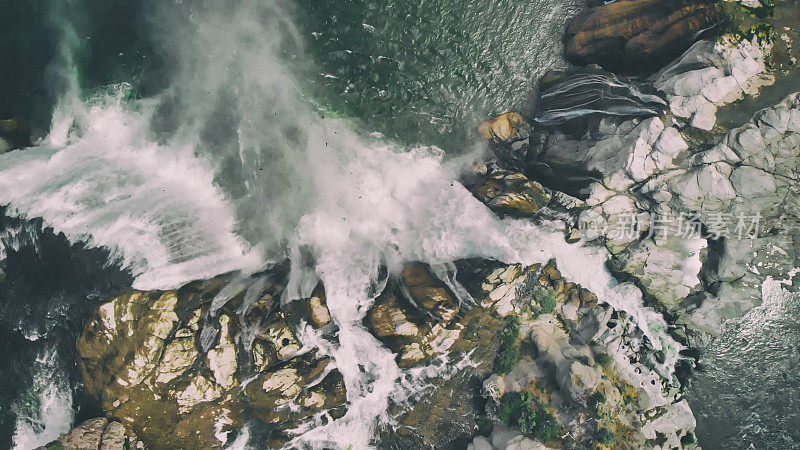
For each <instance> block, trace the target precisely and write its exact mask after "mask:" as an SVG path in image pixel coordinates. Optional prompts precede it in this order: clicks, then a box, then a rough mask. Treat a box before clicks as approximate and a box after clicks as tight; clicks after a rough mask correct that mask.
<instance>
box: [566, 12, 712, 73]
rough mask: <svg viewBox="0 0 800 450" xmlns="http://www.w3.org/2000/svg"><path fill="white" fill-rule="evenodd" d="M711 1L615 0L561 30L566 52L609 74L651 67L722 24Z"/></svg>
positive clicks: (686, 47)
mask: <svg viewBox="0 0 800 450" xmlns="http://www.w3.org/2000/svg"><path fill="white" fill-rule="evenodd" d="M716 3H718V2H717V1H716V0H699V1H698V0H618V1H616V2H614V3H609V4H607V5H602V6H597V7H594V8H592V9H590V10H588V11H586V12H585V13H583V14H581V15H579V16H577V17H576V18H575V19H573V20H572V22H571V23H570V25H569V27H568V29H567V33H566V50H565V51H566V56H567V59H569V60H570V61H572V62H574V63H576V64H581V65H587V64H598V65H600V66H602V67H603V68H605V69H607V70H610V71H612V72H618V73H631V72H642V71H653V70H655V69H657V68H658V67H659V66H660V65H662V64H664V63H665V62H667V61H669V60H671V59H673V58H675V57H677V56H678V55H680V54H681V53H682V52H683V51H685V50H686V49H688V48H689V46H691V44H692V43H694V41H695V40H696V39H697V38H698V34H699V33H700V32H701V31H703V30H706V29H708V28H710V27H712V26H714V25H715V24H718V23H721V21H722V20H723V17H724V16H723V14H722V13H721V9H720V8H718V7H716V6H715V5H716Z"/></svg>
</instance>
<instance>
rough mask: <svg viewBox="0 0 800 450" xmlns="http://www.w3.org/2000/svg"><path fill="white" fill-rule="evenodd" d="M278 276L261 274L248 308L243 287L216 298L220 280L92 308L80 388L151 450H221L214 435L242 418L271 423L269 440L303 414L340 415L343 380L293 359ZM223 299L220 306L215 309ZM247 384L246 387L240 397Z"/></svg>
mask: <svg viewBox="0 0 800 450" xmlns="http://www.w3.org/2000/svg"><path fill="white" fill-rule="evenodd" d="M281 270H282V269H281V268H280V267H278V268H276V269H275V272H273V273H268V274H266V275H262V278H261V283H262V284H263V288H262V291H261V293H260V294H258V297H256V298H255V299H253V300H247V302H248V303H247V304H246V305H245V304H243V302H244V301H245V295H244V294H245V292H244V290H245V289H246V287H247V284H246V283H244V284H242V283H240V284H239V285H237V284H231V285H232V286H234V287H236V286H241V289H242V290H241V291H240V292H238V293H237V292H236V291H231V290H230V289H229V291H230V292H229V291H224V292H223V291H221V289H222V288H223V286H225V285H226V284H228V283H229V280H228V279H226V278H225V277H220V278H217V279H214V280H210V281H207V282H200V283H190V284H189V285H187V286H184V287H182V288H180V289H178V290H176V291H166V292H164V291H147V292H143V291H132V292H129V293H126V294H123V295H120V296H118V297H116V298H114V299H112V300H111V301H109V302H107V303H105V304H104V305H102V306H100V308H98V310H97V312H96V313H95V315H94V316H93V317H92V318H91V319H90V320H89V321H88V322H87V324H86V326H85V328H84V331H83V333H82V334H81V336H80V338H79V339H78V352H79V353H80V356H81V372H82V376H83V379H84V384H85V386H86V388H87V390H88V391H89V392H90V393H91V394H92V395H94V396H95V397H96V398H97V399H98V401H99V404H100V406H101V407H102V408H103V410H104V411H105V412H106V413H107V414H108V416H109V417H110V418H112V419H114V420H118V421H119V422H121V423H122V424H124V425H125V426H126V427H129V428H130V429H132V430H133V431H134V432H135V433H136V435H137V436H139V437H140V438H141V439H142V441H143V442H144V443H145V445H146V446H148V447H150V448H171V447H175V446H181V447H192V448H218V447H221V446H222V444H223V442H221V441H220V440H219V438H218V436H222V435H225V432H226V431H230V430H233V429H237V428H239V427H240V426H241V424H242V415H243V413H244V411H249V412H248V414H252V415H255V416H256V417H259V418H261V419H262V420H264V421H266V422H269V423H270V426H271V427H272V429H273V430H274V431H273V437H275V436H277V435H279V434H280V433H281V432H282V430H285V429H287V428H291V427H294V426H296V423H295V422H296V421H297V420H300V419H303V418H306V417H308V416H309V415H311V414H315V413H318V412H322V411H324V410H334V409H336V410H339V408H341V406H342V405H343V404H344V396H345V391H344V386H343V384H342V379H341V374H340V373H339V372H338V371H337V370H336V369H333V368H330V369H327V368H326V367H327V364H328V360H327V359H326V358H319V357H317V356H316V353H315V352H307V353H304V354H302V355H300V356H298V352H299V350H300V349H301V347H302V345H301V344H300V343H299V341H298V339H297V338H296V336H294V333H293V331H292V327H291V326H289V324H288V323H287V319H286V317H285V316H284V313H283V312H282V311H280V310H277V309H275V306H276V304H275V302H274V299H275V298H278V297H279V296H280V294H281V291H282V289H283V286H284V285H285V284H283V283H285V281H284V282H281V281H280V279H281V276H282V275H281V273H282V272H281ZM284 279H285V278H284ZM265 280H278V283H272V282H269V281H266V282H265ZM259 286H261V285H259ZM221 292H222V293H221ZM248 292H249V291H248ZM315 292H316V296H317V298H321V297H322V296H323V295H324V294H323V292H322V291H321V288H320V290H317V291H315ZM223 294H224V296H223V297H221V298H222V300H226V299H227V303H226V302H222V303H218V296H219V295H223ZM321 307H324V306H323V305H322V304H321V303H320V305H318V306H317V310H318V314H317V317H318V318H319V317H320V316H321V315H322V314H321V313H320V312H319V311H321ZM212 309H213V311H214V315H212V313H211V311H212ZM297 320H298V321H299V320H300V317H297ZM242 329H246V330H247V333H242V332H241V331H242ZM323 370H325V371H326V372H325V373H326V374H327V375H326V376H325V378H324V380H322V382H319V383H318V382H317V381H319V380H318V378H320V377H321V376H323V375H325V374H323V372H322V371H323ZM245 378H247V379H253V381H251V383H250V384H248V385H247V387H248V390H247V396H245V395H244V394H243V392H242V391H243V385H242V381H243V379H245ZM257 388H260V389H262V390H261V391H259V390H258V389H257ZM267 388H269V389H267ZM114 428H116V429H117V431H115V433H116V434H113V435H112V434H109V436H108V442H110V443H109V444H108V445H110V446H112V447H113V445H116V444H113V442H118V441H119V430H118V427H116V426H115V427H114ZM109 431H112V429H110V430H109ZM113 436H116V437H113ZM93 448H97V447H96V446H95V447H93Z"/></svg>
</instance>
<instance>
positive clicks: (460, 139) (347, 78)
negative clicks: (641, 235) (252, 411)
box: [0, 0, 679, 448]
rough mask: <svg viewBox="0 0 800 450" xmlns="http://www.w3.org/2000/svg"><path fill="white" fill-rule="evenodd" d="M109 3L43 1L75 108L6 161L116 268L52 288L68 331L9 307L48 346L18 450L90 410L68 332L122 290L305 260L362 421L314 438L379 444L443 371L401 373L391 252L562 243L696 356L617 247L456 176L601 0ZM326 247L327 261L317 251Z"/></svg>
mask: <svg viewBox="0 0 800 450" xmlns="http://www.w3.org/2000/svg"><path fill="white" fill-rule="evenodd" d="M123 3H124V4H125V5H123ZM110 4H112V5H116V6H118V7H119V8H114V7H111V6H108V5H106V6H104V7H102V8H95V7H94V5H93V4H90V3H89V2H85V3H84V2H82V1H78V0H72V1H65V2H63V3H60V4H59V6H58V7H56V6H52V5H51V4H50V3H48V2H32V5H34V6H28V7H26V8H27V9H24V10H25V11H26V12H27V14H28V15H27V16H26V18H27V19H28V20H27V21H20V24H21V25H20V26H22V25H23V24H27V23H29V22H31V21H32V22H36V23H39V24H40V26H41V27H42V28H43V30H44V31H42V33H43V35H46V36H48V37H49V38H51V40H52V42H55V43H56V44H54V45H52V47H49V50H48V51H47V52H46V53H47V54H48V56H49V59H48V63H47V65H46V69H45V68H44V67H43V68H42V74H40V78H37V79H40V81H41V80H50V81H52V82H48V83H44V82H41V83H39V84H36V83H32V85H36V89H41V88H42V85H45V87H46V88H53V93H52V95H51V96H48V95H40V96H32V97H30V98H32V99H36V101H37V102H39V103H37V104H36V105H29V106H26V108H27V109H29V110H31V111H33V110H39V109H48V108H49V109H48V110H49V111H52V114H51V117H50V120H49V121H48V122H49V125H48V124H38V125H39V128H41V129H42V130H47V131H46V132H43V133H42V135H41V139H40V140H39V142H38V143H37V145H36V146H35V148H31V149H27V150H25V151H23V152H13V153H10V154H6V155H3V156H0V204H8V205H9V206H8V207H9V210H8V213H9V214H10V215H13V216H19V217H21V218H24V219H31V220H32V219H41V220H43V223H44V226H45V227H47V226H49V227H52V232H51V231H48V233H50V234H51V235H53V236H55V234H56V233H63V235H61V236H59V239H60V241H59V242H60V243H61V245H62V246H63V247H65V248H67V249H69V250H61V252H62V253H64V252H66V253H67V254H71V253H70V252H77V253H80V254H83V252H92V251H95V250H90V249H92V248H96V249H102V251H101V256H102V257H100V256H98V255H97V254H95V253H92V258H96V259H97V260H98V262H97V263H96V267H100V268H102V270H101V269H98V272H99V273H95V274H94V275H95V276H94V278H93V280H94V281H90V280H89V279H88V278H85V277H78V278H77V279H76V280H77V281H78V282H72V283H67V284H64V285H59V284H58V283H50V281H48V282H47V283H50V284H52V286H53V289H51V290H44V291H42V292H41V293H40V294H39V295H38V297H36V298H37V299H39V301H41V302H42V304H43V305H45V306H46V307H45V308H42V311H49V310H50V309H51V308H55V309H56V310H58V308H60V307H62V306H59V305H67V307H66V310H65V311H64V312H63V314H60V315H57V317H56V318H55V319H54V322H53V323H55V324H56V325H55V327H56V328H59V327H61V328H66V331H65V332H64V334H58V333H56V332H54V331H52V330H48V329H46V328H44V329H42V328H41V325H40V324H37V320H38V321H40V322H41V323H44V322H46V319H47V318H45V317H41V316H36V315H31V317H30V320H29V321H28V322H26V323H24V324H21V325H18V324H5V323H4V325H5V326H7V327H8V329H9V330H11V331H10V332H9V334H10V335H13V336H14V339H16V340H17V341H20V342H22V341H23V340H24V341H26V342H28V343H36V342H41V343H42V344H41V345H40V344H36V345H33V344H25V345H26V346H27V347H26V348H25V349H24V352H25V353H24V355H23V356H19V357H18V359H17V360H12V362H11V363H10V364H18V365H19V367H25V368H26V369H25V370H20V372H19V373H15V374H14V378H12V379H13V380H14V382H15V383H16V384H17V387H16V388H15V389H12V390H9V391H8V393H7V394H5V395H4V397H3V401H4V402H6V401H7V402H8V404H10V405H13V419H8V418H5V422H4V426H5V428H4V429H3V430H2V432H3V433H5V434H6V435H7V436H6V435H4V436H0V439H2V440H0V446H3V444H4V443H6V442H9V441H11V440H12V436H13V442H14V444H15V445H16V446H18V447H19V448H30V447H32V446H35V445H39V444H43V443H45V442H47V441H48V440H50V439H52V438H53V437H55V436H57V435H58V433H60V432H63V431H64V430H65V429H67V428H68V427H69V425H70V423H69V422H70V421H72V420H75V419H76V418H79V417H83V416H82V414H89V411H87V410H86V409H83V410H78V414H77V415H76V414H75V411H74V409H73V407H75V406H81V405H82V403H81V399H80V398H73V395H78V394H77V391H75V390H74V385H75V382H74V381H75V380H74V377H75V370H74V365H75V361H76V360H75V355H74V350H70V349H69V348H68V347H69V345H64V343H67V344H69V343H71V342H74V338H75V336H76V334H77V333H79V332H80V330H79V327H80V325H76V324H80V323H82V320H83V319H84V318H85V316H86V315H87V314H88V313H89V312H90V311H91V310H92V309H93V308H94V307H95V306H96V302H97V301H99V299H100V298H102V296H103V295H106V294H107V292H108V291H109V290H111V288H113V287H115V286H120V285H124V284H125V282H126V281H130V280H132V283H133V285H134V286H135V287H137V288H142V289H154V288H162V289H163V288H172V287H176V286H179V285H181V284H183V283H185V282H188V281H191V280H194V279H202V278H208V277H210V276H213V275H216V274H219V273H223V272H227V271H231V270H243V271H245V272H248V271H255V270H258V269H261V268H263V267H264V266H265V265H267V264H270V263H272V262H276V261H279V260H281V259H283V258H284V257H285V256H287V255H288V256H290V257H292V260H293V262H294V263H295V266H296V267H293V271H292V277H291V281H290V287H291V288H292V289H291V292H292V293H293V294H294V296H298V297H299V296H303V295H307V294H308V290H309V289H310V288H313V286H314V285H316V282H317V278H319V279H321V280H322V281H323V282H324V284H325V287H326V295H327V304H328V307H329V309H330V311H331V315H332V319H333V320H334V321H335V322H336V323H337V325H338V327H339V329H340V332H339V335H338V341H339V342H338V344H337V345H333V344H330V343H326V342H322V341H320V340H319V339H318V338H317V337H316V336H314V335H313V334H310V333H309V334H304V335H303V340H304V342H306V343H309V344H313V345H318V346H319V347H320V351H321V352H323V353H327V354H330V355H331V356H333V357H334V359H335V363H336V366H337V367H338V369H339V370H340V372H341V373H342V375H343V377H344V380H345V384H346V386H347V395H348V400H349V402H350V407H349V409H348V411H347V414H346V415H345V416H344V417H343V418H342V419H339V420H336V421H333V422H330V423H328V424H327V425H325V426H317V427H314V428H313V429H310V430H309V429H299V430H295V434H296V438H295V441H294V443H296V444H298V445H300V444H307V445H309V446H319V445H322V444H327V445H337V446H342V447H347V446H348V445H353V448H363V447H366V446H368V445H370V444H374V442H373V441H372V440H373V438H374V435H375V430H376V427H378V426H380V425H386V424H390V423H391V420H392V418H390V417H388V416H387V412H386V410H387V405H388V404H389V402H390V401H393V402H399V403H402V402H403V400H404V399H406V398H407V396H408V395H409V393H410V392H411V391H413V389H415V388H416V387H418V386H419V385H420V383H424V380H425V373H423V372H424V371H421V373H415V374H413V375H414V376H413V377H411V380H412V381H408V378H402V379H404V380H406V382H404V383H403V382H399V379H401V377H400V375H401V370H400V369H399V368H398V367H397V365H396V363H395V362H394V358H393V356H392V355H391V353H390V352H389V351H388V350H387V349H386V348H385V347H383V346H382V345H381V344H380V343H379V342H378V341H377V340H376V339H375V338H374V337H373V336H371V335H370V334H369V333H368V332H367V331H366V330H365V329H364V328H363V327H362V326H361V325H360V323H361V319H362V318H363V317H364V315H365V314H366V312H367V309H368V307H369V305H370V304H371V302H372V300H373V298H374V296H375V294H376V292H375V285H376V284H380V281H381V280H380V276H379V270H378V268H379V267H381V266H387V267H388V268H389V270H390V271H391V270H397V269H398V268H399V267H400V265H401V263H402V262H403V261H426V262H429V263H431V264H440V263H446V262H449V261H452V260H454V259H458V258H466V257H475V256H481V257H489V258H496V259H499V260H502V261H507V262H524V263H533V262H541V261H545V260H547V259H548V258H550V257H556V258H557V260H558V263H559V268H560V269H561V271H562V273H564V274H565V275H566V276H567V277H569V278H571V279H572V280H574V281H576V282H579V283H581V284H582V285H584V286H585V287H587V288H589V289H591V290H593V291H594V292H596V293H597V294H598V296H599V297H600V299H601V300H603V301H606V302H608V303H610V304H612V305H613V306H615V307H617V308H620V309H624V310H626V311H629V312H630V313H631V314H632V315H633V317H635V319H636V320H638V321H639V323H640V325H641V327H642V329H644V330H647V331H648V332H649V333H650V337H651V341H652V342H653V344H654V346H656V347H657V348H658V347H662V348H663V349H664V350H665V354H666V356H667V363H668V364H670V363H674V361H675V359H676V358H677V352H678V350H679V347H678V346H677V345H676V344H675V343H674V342H673V341H672V340H671V339H669V338H668V337H667V336H666V335H665V328H666V327H665V324H664V322H663V320H662V319H661V318H660V316H658V315H657V314H655V313H654V312H652V311H650V310H648V309H646V308H644V307H643V306H642V301H641V296H640V294H639V292H638V290H636V289H635V288H632V287H631V286H629V285H617V283H616V282H615V281H614V280H613V279H612V278H611V276H610V275H609V274H608V273H607V272H606V271H605V270H604V269H603V265H604V261H605V259H606V257H607V255H606V253H605V251H601V250H598V249H593V248H580V247H576V246H570V245H567V244H565V243H564V242H563V235H562V233H561V231H560V230H558V227H557V226H556V225H552V226H541V227H536V226H534V225H533V224H532V223H531V222H525V221H515V220H505V221H502V220H499V219H497V218H496V217H495V216H494V215H493V214H492V213H491V212H490V211H489V210H488V209H486V208H485V207H484V206H483V205H482V204H481V203H480V202H478V201H477V200H476V199H475V198H474V197H473V196H472V195H471V194H470V193H469V192H468V191H467V190H466V189H465V188H464V187H463V186H461V185H460V184H459V183H457V182H455V181H454V180H456V179H457V178H458V175H459V172H460V170H462V169H463V166H464V164H465V163H469V162H471V161H472V159H474V157H475V155H476V154H477V153H478V152H481V151H483V150H484V149H483V148H482V147H481V146H480V145H478V144H475V142H476V141H475V140H474V139H473V136H474V135H473V132H474V131H473V130H474V128H475V125H476V124H477V123H478V122H479V121H480V120H482V119H483V118H484V117H486V116H487V115H489V114H491V113H494V112H502V110H505V109H509V108H511V107H515V106H520V105H525V106H527V107H530V106H531V105H530V103H528V102H527V100H528V99H529V97H530V94H531V92H532V89H533V88H534V80H535V79H536V78H537V77H538V76H540V75H541V74H542V73H544V71H545V70H547V69H549V68H553V67H561V66H563V64H564V63H563V61H562V60H561V57H560V54H561V47H560V45H561V44H560V42H561V35H562V31H563V25H564V22H565V20H566V18H567V17H569V16H570V15H572V14H574V13H575V12H576V11H577V10H578V9H579V7H580V6H581V5H582V2H577V1H575V2H560V1H555V0H530V1H511V0H474V1H470V2H461V1H455V0H438V1H424V2H416V3H412V2H400V1H397V2H390V3H388V4H384V3H379V2H373V3H370V2H360V1H359V2H355V1H339V2H328V1H323V2H306V1H300V2H298V3H296V4H294V3H282V2H279V1H277V0H264V1H256V0H238V1H234V2H221V1H220V2H214V1H200V0H197V1H189V0H183V1H180V0H178V1H174V2H155V1H153V2H149V1H142V2H138V3H134V4H135V5H136V6H131V4H132V3H131V2H121V1H120V2H111V3H110ZM106 15H107V16H108V17H105V16H106ZM106 19H107V20H106ZM127 19H130V20H127ZM115 23H129V25H127V26H126V27H121V28H115V27H114V26H112V25H113V24H115ZM131 24H132V25H131ZM25 30H27V31H19V32H18V34H19V35H20V36H23V37H24V36H26V35H27V34H29V33H30V31H29V30H28V29H25ZM117 32H119V33H121V34H120V35H119V36H116V35H114V33H117ZM26 33H27V34H26ZM48 42H50V41H48ZM37 92H38V91H37ZM48 99H55V100H53V101H52V103H48ZM19 101H22V100H19ZM31 101H34V100H31ZM4 108H6V109H7V108H8V105H7V104H4ZM21 109H22V108H21ZM31 116H35V114H33V113H31ZM442 149H444V150H442ZM445 152H447V154H445ZM465 153H466V155H464V154H465ZM459 155H461V156H459ZM15 220H16V219H15ZM21 223H29V222H26V221H21ZM48 236H49V235H48ZM70 244H72V247H70ZM86 247H88V249H87V248H86ZM4 248H6V250H4V252H3V253H0V254H2V255H6V254H7V255H8V256H9V257H8V258H6V259H7V262H6V265H7V267H9V268H14V267H30V266H31V264H32V263H24V262H19V261H17V260H14V259H13V258H12V257H11V256H13V255H15V254H16V253H15V252H18V251H19V247H13V246H10V245H9V244H8V243H7V242H5V241H4ZM9 248H10V249H11V250H8V249H9ZM59 248H60V247H59ZM48 249H49V247H40V248H38V250H37V253H36V254H38V255H39V257H38V258H39V261H41V260H45V259H48V258H51V260H55V261H61V260H59V259H58V256H59V255H60V254H61V253H57V254H53V253H50V252H51V251H52V250H48ZM97 251H99V250H97ZM307 251H310V252H311V253H312V254H313V257H314V261H315V267H314V269H309V268H307V267H304V266H302V265H301V264H299V263H298V261H300V260H301V259H302V258H301V256H300V254H301V253H302V252H307ZM92 258H89V259H90V260H95V259H92ZM26 264H27V265H26ZM64 264H66V263H64ZM65 273H71V272H65ZM11 274H12V271H9V277H8V279H14V278H13V277H12V276H11ZM62 276H63V274H62ZM129 277H130V279H129ZM16 280H17V282H18V283H23V284H24V283H33V282H32V281H28V280H30V277H29V278H24V277H20V278H17V279H16ZM45 280H46V278H45ZM98 280H99V281H98ZM73 281H75V280H73ZM98 284H99V285H98ZM2 295H3V298H2V300H3V301H4V302H5V303H6V304H13V305H17V306H19V305H25V302H27V301H31V297H27V296H26V295H24V293H19V292H11V291H4V292H3V293H2ZM289 300H291V296H290V297H289ZM42 314H45V313H44V312H42ZM48 323H49V322H48ZM31 330H34V331H31ZM31 333H34V334H31ZM59 338H60V339H59ZM57 342H62V343H61V344H57ZM10 351H11V350H8V349H6V350H5V352H10ZM26 355H27V356H26ZM14 361H18V362H16V363H15V362H14ZM4 364H5V363H4ZM2 367H3V368H4V369H6V368H7V367H10V366H2ZM4 412H6V409H5V408H4ZM9 420H11V422H13V423H14V424H13V426H10V425H8V424H9V423H10V422H9ZM242 436H245V434H243V435H242ZM244 439H246V437H245V438H244ZM238 444H241V442H237V445H238Z"/></svg>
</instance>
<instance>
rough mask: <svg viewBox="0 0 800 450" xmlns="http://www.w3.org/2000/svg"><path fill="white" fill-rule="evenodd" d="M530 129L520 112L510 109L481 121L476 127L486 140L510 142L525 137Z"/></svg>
mask: <svg viewBox="0 0 800 450" xmlns="http://www.w3.org/2000/svg"><path fill="white" fill-rule="evenodd" d="M530 130H531V127H530V125H529V124H528V121H527V120H525V118H524V117H522V114H520V113H518V112H513V111H512V112H507V113H503V114H501V115H499V116H497V117H495V118H493V119H490V120H487V121H486V122H483V123H482V124H481V125H480V127H479V128H478V133H479V134H480V135H481V136H482V137H483V138H484V139H486V140H491V141H494V142H498V143H500V142H502V143H511V142H514V141H518V140H522V139H527V138H528V136H529V135H530Z"/></svg>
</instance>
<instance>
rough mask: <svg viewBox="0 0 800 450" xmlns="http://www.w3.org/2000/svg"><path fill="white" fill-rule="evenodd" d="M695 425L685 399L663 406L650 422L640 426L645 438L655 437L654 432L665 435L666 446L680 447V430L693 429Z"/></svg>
mask: <svg viewBox="0 0 800 450" xmlns="http://www.w3.org/2000/svg"><path fill="white" fill-rule="evenodd" d="M696 425H697V422H696V421H695V418H694V414H692V409H691V408H690V407H689V403H688V402H687V401H686V400H681V401H679V402H678V403H673V404H671V405H669V406H667V407H665V411H664V412H663V413H662V414H661V415H659V416H658V417H657V418H656V419H654V420H653V421H652V422H650V423H647V424H645V426H643V427H642V434H644V436H645V437H646V438H647V439H655V438H656V433H660V434H662V435H665V436H667V448H672V447H679V448H680V447H681V445H680V438H679V436H680V433H676V432H678V431H682V430H690V429H693V428H694V427H695V426H696Z"/></svg>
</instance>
